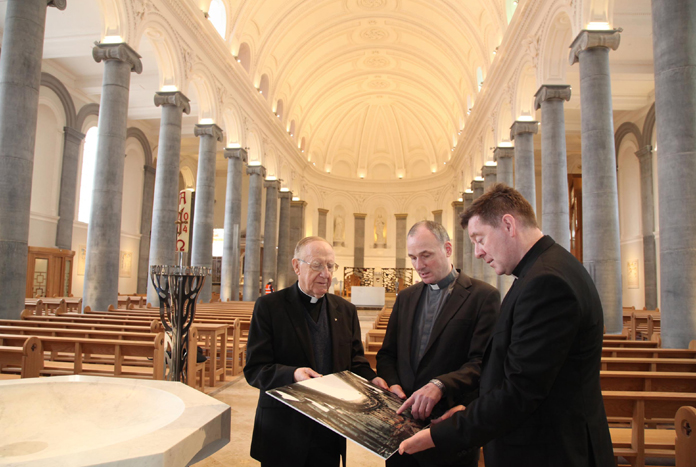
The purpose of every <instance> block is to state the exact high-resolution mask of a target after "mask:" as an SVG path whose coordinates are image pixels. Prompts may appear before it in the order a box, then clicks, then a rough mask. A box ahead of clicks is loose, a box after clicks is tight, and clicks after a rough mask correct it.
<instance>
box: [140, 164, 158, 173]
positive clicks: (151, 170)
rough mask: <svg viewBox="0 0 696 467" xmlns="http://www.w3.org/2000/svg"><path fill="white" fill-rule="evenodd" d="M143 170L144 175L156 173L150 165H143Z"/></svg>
mask: <svg viewBox="0 0 696 467" xmlns="http://www.w3.org/2000/svg"><path fill="white" fill-rule="evenodd" d="M143 170H145V173H151V174H154V173H155V172H156V171H155V168H154V167H153V166H151V165H144V166H143Z"/></svg>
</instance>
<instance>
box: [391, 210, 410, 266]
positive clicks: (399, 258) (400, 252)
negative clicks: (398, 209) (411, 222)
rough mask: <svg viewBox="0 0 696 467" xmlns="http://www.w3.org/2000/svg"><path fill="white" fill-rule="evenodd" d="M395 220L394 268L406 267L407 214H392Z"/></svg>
mask: <svg viewBox="0 0 696 467" xmlns="http://www.w3.org/2000/svg"><path fill="white" fill-rule="evenodd" d="M394 217H395V218H396V239H395V240H394V245H396V267H397V268H405V267H406V220H407V219H408V214H394Z"/></svg>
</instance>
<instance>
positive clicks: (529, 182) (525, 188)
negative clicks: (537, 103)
mask: <svg viewBox="0 0 696 467" xmlns="http://www.w3.org/2000/svg"><path fill="white" fill-rule="evenodd" d="M538 131H539V122H521V121H516V122H515V123H513V124H512V127H510V139H512V140H514V141H515V189H516V190H517V191H519V192H520V193H521V194H522V196H524V199H526V200H527V201H529V204H531V205H532V208H533V209H534V212H535V213H536V172H535V170H534V135H535V134H536V133H537V132H538Z"/></svg>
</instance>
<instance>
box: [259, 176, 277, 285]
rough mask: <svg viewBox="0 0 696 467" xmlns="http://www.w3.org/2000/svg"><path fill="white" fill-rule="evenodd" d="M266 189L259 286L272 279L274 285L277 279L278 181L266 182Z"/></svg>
mask: <svg viewBox="0 0 696 467" xmlns="http://www.w3.org/2000/svg"><path fill="white" fill-rule="evenodd" d="M263 186H264V187H265V188H266V216H265V219H264V224H263V272H262V274H263V277H262V279H261V285H265V284H267V283H268V281H269V280H270V279H273V282H274V283H275V282H276V281H277V280H278V277H277V274H276V272H277V270H276V267H277V261H278V250H277V249H276V246H277V245H278V190H280V181H278V180H266V181H265V182H264V183H263Z"/></svg>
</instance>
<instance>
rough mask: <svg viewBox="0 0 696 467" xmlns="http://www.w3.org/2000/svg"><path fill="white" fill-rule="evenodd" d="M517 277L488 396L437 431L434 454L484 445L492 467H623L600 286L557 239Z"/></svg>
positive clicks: (489, 364) (495, 344)
mask: <svg viewBox="0 0 696 467" xmlns="http://www.w3.org/2000/svg"><path fill="white" fill-rule="evenodd" d="M514 274H515V275H516V276H517V280H516V281H515V283H514V284H513V286H512V288H511V289H510V291H509V292H508V294H507V295H506V296H505V299H504V300H503V304H502V307H501V312H500V318H499V320H498V323H497V324H496V326H495V329H494V331H493V335H492V336H491V341H490V343H489V345H488V347H487V348H486V354H485V356H484V359H483V373H482V376H481V389H480V391H481V394H480V397H479V398H478V399H477V400H475V401H473V402H472V403H471V404H469V405H468V406H467V408H466V410H465V411H463V412H458V413H457V414H455V415H454V416H453V417H452V418H450V419H448V420H445V421H444V422H442V423H439V424H436V425H433V426H432V428H431V434H432V437H433V441H434V442H435V446H436V447H437V448H438V449H441V450H443V451H445V452H448V451H450V452H452V451H456V450H459V449H465V448H467V447H470V446H482V445H485V446H484V457H485V459H486V466H487V467H502V466H512V465H514V466H533V467H541V466H549V467H558V466H564V467H587V466H588V465H596V466H597V467H605V466H606V467H609V466H614V459H613V450H612V444H611V437H610V435H609V428H608V425H607V418H606V415H605V412H604V404H603V401H602V392H601V389H600V384H599V370H600V359H601V352H602V333H603V328H604V320H603V315H602V304H601V302H600V300H599V295H598V294H597V289H596V288H595V286H594V283H593V281H592V278H591V277H590V276H589V274H588V273H587V271H586V270H585V268H584V267H583V265H582V264H580V262H578V261H577V260H576V259H575V257H573V256H572V255H571V254H570V253H569V252H568V251H566V250H565V249H564V248H563V247H561V246H559V245H558V244H556V243H555V242H554V241H553V239H551V237H548V236H547V237H543V238H542V239H540V240H539V241H538V242H537V243H536V244H535V245H534V246H533V247H532V248H531V249H530V250H529V252H527V254H526V255H525V257H524V258H523V259H522V261H520V264H518V266H517V267H516V268H515V271H514ZM591 460H593V461H594V464H593V463H592V462H591Z"/></svg>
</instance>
